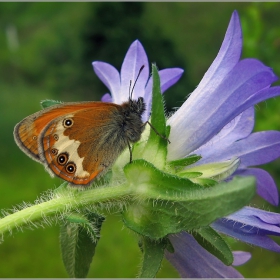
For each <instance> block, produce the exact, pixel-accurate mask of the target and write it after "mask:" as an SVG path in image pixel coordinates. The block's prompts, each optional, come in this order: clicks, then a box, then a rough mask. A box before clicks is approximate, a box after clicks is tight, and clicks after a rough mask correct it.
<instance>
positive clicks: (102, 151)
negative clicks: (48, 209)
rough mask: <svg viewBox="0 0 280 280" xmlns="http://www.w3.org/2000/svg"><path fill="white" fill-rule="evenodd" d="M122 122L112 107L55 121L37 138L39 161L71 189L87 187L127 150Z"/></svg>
mask: <svg viewBox="0 0 280 280" xmlns="http://www.w3.org/2000/svg"><path fill="white" fill-rule="evenodd" d="M108 106H109V107H108ZM122 122H123V117H122V115H121V114H120V113H119V106H118V105H116V104H112V103H110V105H108V103H107V105H104V106H103V107H102V106H99V107H92V108H84V109H82V110H79V111H76V112H74V113H70V114H66V115H63V116H61V117H59V118H56V119H55V120H53V121H52V122H51V123H50V124H49V125H47V127H46V128H45V129H44V130H43V132H42V134H41V135H40V144H39V157H40V161H41V162H43V163H44V165H45V166H46V168H47V170H48V171H50V173H51V174H52V173H53V174H55V175H56V176H58V177H60V178H62V179H64V180H66V181H68V182H69V183H71V184H72V185H82V186H86V185H89V184H90V183H91V182H92V181H93V180H94V179H96V178H97V177H99V176H100V175H101V174H103V173H104V172H105V171H107V170H108V168H109V167H110V166H111V165H112V164H113V162H114V161H115V159H116V158H117V156H118V155H119V154H120V153H121V152H122V151H123V150H124V149H125V147H127V141H126V140H125V139H124V138H123V133H122V130H121V125H122Z"/></svg>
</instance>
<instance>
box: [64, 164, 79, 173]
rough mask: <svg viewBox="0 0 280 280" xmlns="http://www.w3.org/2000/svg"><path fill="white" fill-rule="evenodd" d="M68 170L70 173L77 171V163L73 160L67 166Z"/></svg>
mask: <svg viewBox="0 0 280 280" xmlns="http://www.w3.org/2000/svg"><path fill="white" fill-rule="evenodd" d="M65 169H66V171H67V172H68V173H70V174H72V173H75V171H76V165H75V163H73V162H69V163H68V164H67V165H66V167H65Z"/></svg>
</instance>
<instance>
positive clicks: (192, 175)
mask: <svg viewBox="0 0 280 280" xmlns="http://www.w3.org/2000/svg"><path fill="white" fill-rule="evenodd" d="M202 174H203V173H201V172H185V173H184V176H182V177H183V178H188V179H193V178H198V177H200V176H201V175H202ZM192 181H193V180H192Z"/></svg>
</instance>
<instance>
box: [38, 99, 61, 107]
mask: <svg viewBox="0 0 280 280" xmlns="http://www.w3.org/2000/svg"><path fill="white" fill-rule="evenodd" d="M40 103H41V106H42V108H43V109H45V108H48V107H50V106H53V105H57V104H62V103H63V102H61V101H56V100H51V99H46V100H42V101H41V102H40Z"/></svg>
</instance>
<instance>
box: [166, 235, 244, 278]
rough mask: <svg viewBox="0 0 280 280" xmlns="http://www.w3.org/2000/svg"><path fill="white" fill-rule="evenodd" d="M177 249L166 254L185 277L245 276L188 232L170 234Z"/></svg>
mask: <svg viewBox="0 0 280 280" xmlns="http://www.w3.org/2000/svg"><path fill="white" fill-rule="evenodd" d="M169 239H170V241H171V243H172V245H173V247H174V249H175V252H174V253H169V252H167V251H166V253H165V256H166V258H167V260H168V261H169V262H171V264H172V265H173V266H174V267H175V268H176V269H177V271H178V272H179V274H180V276H181V277H184V278H243V276H242V275H241V274H240V273H239V272H238V271H237V270H235V269H234V268H233V267H232V266H226V265H225V264H223V263H222V262H221V261H220V260H219V259H217V258H216V257H214V256H213V255H212V254H210V253H209V252H208V251H206V250H205V249H204V248H202V247H201V246H200V245H199V244H198V243H197V241H196V240H195V239H194V238H193V237H192V236H191V235H190V234H188V233H186V232H182V233H180V234H177V235H169Z"/></svg>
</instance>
